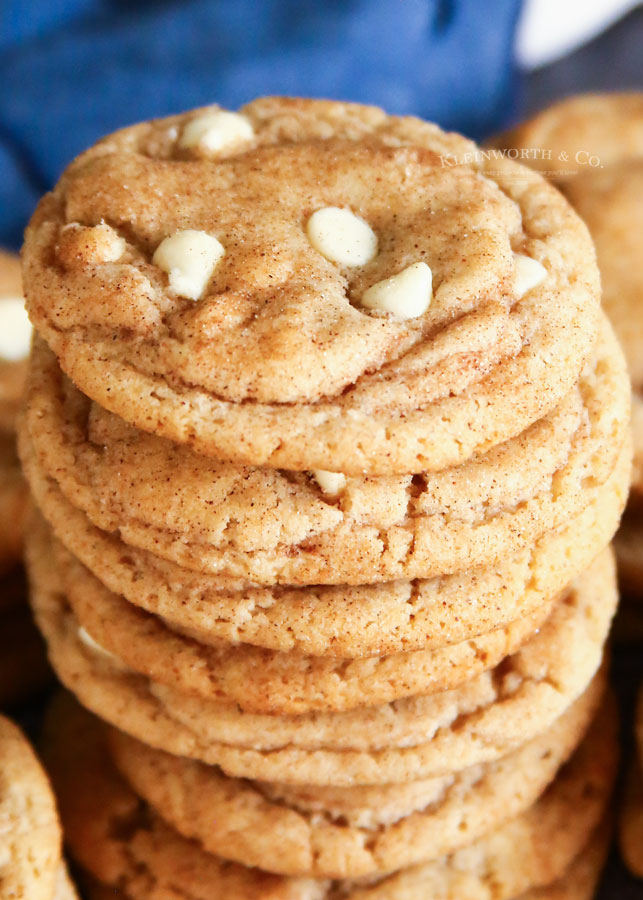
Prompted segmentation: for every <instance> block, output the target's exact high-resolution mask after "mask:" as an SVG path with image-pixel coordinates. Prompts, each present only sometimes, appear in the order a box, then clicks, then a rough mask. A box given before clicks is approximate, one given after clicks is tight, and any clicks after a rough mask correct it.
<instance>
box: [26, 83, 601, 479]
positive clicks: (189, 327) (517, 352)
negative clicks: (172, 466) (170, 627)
mask: <svg viewBox="0 0 643 900" xmlns="http://www.w3.org/2000/svg"><path fill="white" fill-rule="evenodd" d="M475 150H476V148H475V146H474V145H473V144H471V143H470V142H468V141H466V140H465V139H464V138H461V137H458V136H456V135H447V134H445V133H443V132H442V131H440V130H439V129H438V128H437V127H436V126H434V125H430V124H427V123H425V122H422V121H420V120H417V119H410V118H405V119H400V118H394V117H389V116H386V115H385V114H384V113H383V112H382V111H381V110H378V109H375V108H372V107H363V106H358V105H351V104H343V103H332V102H325V101H311V100H289V99H281V98H277V99H270V98H269V99H264V100H258V101H255V102H254V103H252V104H250V105H249V106H248V107H246V108H245V109H244V110H243V112H242V115H241V116H234V115H231V114H224V113H223V112H222V111H220V110H218V109H216V108H209V109H206V110H197V111H195V112H192V113H188V114H185V115H183V116H178V117H173V118H170V119H165V120H161V121H157V122H151V123H147V124H143V125H138V126H135V127H133V128H128V129H125V130H123V131H121V132H118V133H116V134H115V135H113V136H111V137H109V138H106V139H105V140H103V141H102V142H100V143H99V144H98V145H96V146H95V147H94V148H93V149H91V150H89V151H87V152H86V153H85V154H83V155H82V156H81V157H80V158H79V159H78V160H76V161H75V162H74V163H73V164H72V165H71V166H70V168H69V169H68V170H67V172H66V173H65V175H64V176H63V177H62V179H61V181H60V183H59V185H58V187H57V188H56V189H55V191H54V192H53V193H52V194H49V195H48V196H47V197H45V198H44V199H43V201H42V202H41V204H40V206H39V208H38V210H37V212H36V214H35V216H34V218H33V220H32V222H31V225H30V227H29V229H28V232H27V239H26V245H25V255H24V263H25V265H24V276H25V287H26V292H27V300H28V308H29V312H30V315H31V317H32V320H33V322H34V323H35V325H36V327H37V328H38V329H39V330H40V331H41V333H42V334H43V336H44V337H45V338H46V340H47V341H48V342H49V344H50V345H51V347H52V348H53V349H54V351H55V352H56V353H57V355H58V356H59V358H60V361H61V365H62V367H63V369H64V370H65V371H66V372H67V373H68V374H69V375H70V377H71V378H72V379H73V380H74V381H75V382H76V384H77V385H78V386H79V387H80V388H81V389H82V390H83V391H84V392H85V393H86V394H88V395H89V396H90V397H92V398H93V399H95V400H96V401H97V402H99V403H100V404H101V405H103V406H104V407H106V408H107V409H109V410H111V411H112V412H115V413H116V414H117V415H119V416H121V417H122V418H124V419H126V420H127V421H129V422H131V423H133V424H135V425H137V426H138V427H140V428H142V429H144V430H147V431H151V432H156V433H159V434H162V435H164V436H166V437H169V438H171V439H173V440H175V441H178V442H184V443H189V444H192V445H193V446H195V447H196V448H197V449H198V450H199V451H201V452H204V453H206V454H210V455H214V456H218V457H221V458H225V459H229V460H233V461H235V462H239V463H244V464H251V465H265V466H272V467H282V468H289V469H295V470H306V469H310V468H320V469H325V470H329V471H341V472H346V473H349V474H350V473H354V474H358V473H372V474H378V473H379V474H385V473H391V472H409V473H413V472H420V471H429V470H437V469H440V468H443V467H444V466H446V465H450V464H454V463H457V462H460V461H462V460H464V459H466V458H468V457H469V456H470V455H471V454H472V453H474V452H477V451H480V450H484V449H488V448H489V447H491V446H493V445H494V444H496V443H498V442H500V441H502V440H506V439H508V438H510V437H512V436H514V435H516V434H518V433H519V432H521V431H522V430H523V429H524V428H525V427H527V426H528V425H529V424H531V423H532V422H533V421H535V420H536V419H537V418H539V417H541V416H542V415H544V414H546V413H547V412H548V411H549V410H551V409H552V408H553V407H554V406H555V404H556V403H557V402H558V401H559V400H560V399H561V398H562V396H564V394H565V393H566V392H567V391H568V390H569V389H570V388H571V387H572V385H573V384H574V383H575V381H576V379H577V377H578V374H579V372H580V370H581V368H582V366H583V364H584V363H585V361H586V360H587V358H588V357H589V355H590V353H591V349H592V346H593V343H594V340H595V337H596V330H597V315H598V294H599V291H598V276H597V270H596V265H595V260H594V252H593V248H592V246H591V243H590V240H589V238H588V235H587V232H586V229H585V227H584V226H583V224H582V223H581V222H580V220H579V219H578V218H577V217H576V215H575V214H574V213H573V212H572V211H571V209H570V208H569V207H568V205H567V204H566V202H565V201H564V200H563V199H562V198H561V197H560V196H559V194H558V193H557V192H556V191H555V190H553V189H552V188H551V187H550V186H548V185H547V184H546V183H545V182H544V181H543V180H542V179H541V178H540V177H539V176H538V175H537V174H535V173H532V172H530V171H528V170H526V169H523V168H522V167H519V166H517V165H516V164H515V163H513V162H512V161H510V160H499V161H498V160H487V159H485V158H483V157H482V156H481V155H480V154H476V152H475ZM525 257H527V259H525ZM539 264H540V265H539ZM398 276H399V277H398ZM391 278H394V280H393V281H390V280H389V279H391Z"/></svg>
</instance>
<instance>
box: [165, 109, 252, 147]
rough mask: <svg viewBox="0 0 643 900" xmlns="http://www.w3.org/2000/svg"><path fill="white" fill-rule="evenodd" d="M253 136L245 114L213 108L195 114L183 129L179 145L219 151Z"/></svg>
mask: <svg viewBox="0 0 643 900" xmlns="http://www.w3.org/2000/svg"><path fill="white" fill-rule="evenodd" d="M253 137H254V131H253V128H252V125H251V124H250V122H249V121H248V119H246V117H245V116H240V115H239V113H233V112H228V111H227V110H225V109H214V110H210V111H209V112H206V113H203V115H202V116H197V117H196V118H195V119H192V121H191V122H188V124H187V125H186V126H185V128H184V129H183V134H182V135H181V139H180V141H179V147H184V148H185V149H188V148H192V147H198V148H199V149H200V150H203V151H206V152H208V153H221V151H222V150H229V149H230V148H232V147H235V146H238V145H239V144H243V143H244V142H246V141H249V140H251V139H252V138H253Z"/></svg>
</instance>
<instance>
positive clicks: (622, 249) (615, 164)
mask: <svg viewBox="0 0 643 900" xmlns="http://www.w3.org/2000/svg"><path fill="white" fill-rule="evenodd" d="M492 143H493V144H494V145H495V146H496V147H498V148H501V149H504V150H506V151H507V152H508V153H511V152H512V151H513V152H514V153H518V154H519V158H520V160H521V162H523V163H525V164H527V165H529V166H531V167H532V168H535V169H538V170H539V171H541V172H542V174H544V175H546V176H547V177H548V178H549V179H550V180H551V181H553V182H554V183H555V184H556V186H557V187H558V188H560V190H561V191H562V192H563V193H564V194H565V196H566V197H567V199H568V200H569V201H570V203H571V204H572V206H573V207H574V208H575V209H576V211H577V212H578V213H579V214H580V216H581V218H583V219H584V220H585V223H586V224H587V226H588V227H589V230H590V232H591V235H592V238H593V240H594V243H595V246H596V253H597V257H598V265H599V269H600V272H601V279H602V285H603V307H604V309H605V311H606V313H607V315H608V316H609V318H610V320H611V322H612V325H613V326H614V329H615V331H616V334H617V336H618V338H619V340H620V342H621V345H622V347H623V350H624V351H625V356H626V358H627V363H628V368H629V371H630V376H631V379H632V425H633V432H634V467H633V472H632V487H631V493H630V499H629V504H628V508H627V511H626V514H625V518H624V520H623V523H622V525H621V530H620V531H619V533H618V535H617V537H616V540H615V547H616V551H617V555H618V563H619V577H620V580H621V584H622V587H623V590H624V593H625V595H626V596H633V597H643V352H642V351H643V268H642V267H641V254H642V253H643V93H637V92H630V93H616V94H586V95H580V96H575V97H569V98H567V99H565V100H563V101H561V102H560V103H556V104H554V105H553V106H551V107H549V108H548V109H545V110H544V111H543V112H541V113H539V114H538V115H536V116H535V117H534V118H532V119H530V120H529V121H527V122H524V123H522V124H520V125H518V126H517V127H516V128H514V129H513V130H511V131H508V132H505V133H504V134H502V135H500V136H499V137H498V138H496V139H494V141H493V142H492ZM624 631H626V632H627V633H628V634H630V635H632V634H635V635H636V636H639V635H640V633H641V626H640V625H639V627H638V628H635V629H634V630H632V629H631V628H629V627H628V628H627V629H626V630H625V629H624Z"/></svg>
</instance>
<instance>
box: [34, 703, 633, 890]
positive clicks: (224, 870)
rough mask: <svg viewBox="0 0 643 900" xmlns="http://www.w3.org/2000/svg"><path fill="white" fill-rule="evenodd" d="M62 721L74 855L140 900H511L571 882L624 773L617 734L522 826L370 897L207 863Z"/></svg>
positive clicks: (72, 723) (585, 754)
mask: <svg viewBox="0 0 643 900" xmlns="http://www.w3.org/2000/svg"><path fill="white" fill-rule="evenodd" d="M54 711H55V717H54V715H52V716H51V717H50V720H49V727H48V734H47V738H48V739H47V760H48V763H49V765H50V767H51V770H52V774H53V778H54V782H55V784H56V787H57V790H58V792H59V794H60V802H61V810H62V817H63V820H64V822H65V826H66V829H67V834H68V840H69V843H70V846H71V849H72V852H73V854H74V856H75V858H76V859H77V861H78V862H79V863H80V864H81V865H82V866H84V867H85V868H87V869H88V870H89V871H90V873H91V874H92V875H93V877H94V878H97V879H98V880H99V881H102V882H103V883H104V884H108V885H109V884H111V885H117V886H119V887H120V888H122V889H123V890H124V893H125V895H126V896H128V897H130V898H132V900H139V898H140V900H144V898H147V897H150V896H153V893H154V891H156V892H157V893H160V892H163V893H164V896H168V897H171V898H172V900H180V898H182V900H183V898H187V897H190V898H201V897H203V898H204V900H205V897H208V896H212V895H225V896H226V897H230V898H231V900H232V898H238V900H268V898H270V900H295V898H300V900H339V898H344V900H379V898H386V900H402V898H405V900H415V898H420V897H426V896H427V895H430V896H431V897H435V898H436V900H437V898H439V900H456V898H461V897H463V896H467V897H469V898H471V900H509V898H512V897H517V896H519V895H520V894H522V893H523V892H526V891H527V890H529V889H532V888H536V887H542V886H545V885H547V884H550V883H552V882H554V881H556V880H557V879H559V878H561V877H562V876H563V874H564V873H565V871H566V870H567V869H568V867H569V866H570V865H571V864H572V862H573V860H574V859H575V858H576V857H577V856H578V854H579V853H580V851H581V850H582V848H583V846H584V845H586V844H587V842H588V841H589V839H590V838H591V836H592V834H593V832H594V831H595V829H596V828H597V827H598V826H599V823H600V821H601V818H602V815H603V813H604V810H605V806H606V804H607V800H608V795H609V790H610V788H611V784H612V780H613V777H614V774H615V770H616V763H617V752H616V736H615V731H616V726H615V723H612V724H611V725H610V726H609V727H608V728H607V729H603V730H602V732H601V733H598V734H597V733H594V735H593V737H592V738H590V739H589V740H587V741H586V742H584V743H583V744H582V745H581V747H580V748H579V750H578V751H577V753H576V754H575V756H574V757H573V759H572V760H571V761H570V763H569V764H568V765H566V766H565V767H564V769H563V770H562V771H561V773H560V775H559V776H558V778H557V779H556V780H555V781H554V783H553V784H552V786H551V787H550V788H549V789H548V790H547V791H546V793H545V794H544V795H543V797H542V798H541V799H540V800H539V801H538V802H537V803H536V804H535V805H534V806H532V807H531V808H530V809H529V810H528V811H526V812H525V813H523V814H522V815H520V816H518V817H517V818H514V819H513V820H511V821H509V822H507V823H506V824H505V825H503V826H501V827H500V828H498V829H497V830H495V831H491V832H490V833H489V834H488V835H486V836H484V837H482V838H480V839H479V840H478V841H476V842H474V843H472V844H471V845H469V846H468V847H466V848H463V849H462V850H460V851H457V852H455V853H453V854H450V855H447V856H443V857H442V858H440V859H437V860H435V861H434V862H429V863H425V864H423V865H419V866H415V867H411V868H407V869H403V870H401V871H400V872H398V873H395V874H393V875H391V876H388V877H386V878H384V879H383V880H380V881H375V882H372V883H370V884H369V883H367V884H365V885H359V884H356V883H355V882H351V881H330V880H314V879H304V878H287V877H284V876H278V875H269V874H268V873H266V872H262V871H261V870H259V869H249V868H245V867H243V866H240V865H238V864H235V863H232V862H226V861H224V860H222V859H220V858H218V857H216V856H212V855H210V854H205V853H204V852H203V851H202V850H201V849H200V848H199V847H198V846H197V845H196V844H195V843H194V842H191V841H187V840H185V839H184V838H182V837H180V836H179V835H178V834H177V833H176V832H175V831H173V830H172V829H170V828H169V827H168V826H167V825H166V824H165V823H164V822H163V821H162V820H161V819H160V818H159V817H158V816H157V815H156V814H155V813H154V812H152V811H151V810H150V809H149V807H147V806H146V805H145V804H144V803H143V802H142V801H141V800H139V798H138V797H137V796H136V795H135V794H134V793H133V792H132V791H131V789H130V788H129V787H128V786H127V785H126V784H125V783H124V782H123V780H122V779H121V778H120V777H119V776H118V775H117V774H116V771H115V769H114V768H113V765H112V764H111V763H110V760H109V755H108V753H107V750H106V746H105V743H104V741H105V738H104V733H103V730H102V728H101V727H100V725H98V723H96V722H95V721H94V720H92V719H91V717H89V716H88V715H87V714H86V713H84V712H82V711H81V710H80V709H79V708H78V707H72V709H71V710H70V709H69V708H67V710H65V707H64V706H61V703H60V701H59V702H58V705H57V707H55V708H54ZM70 738H71V740H70ZM545 848H546V850H545ZM517 860H520V864H519V865H517ZM177 873H179V874H180V877H177Z"/></svg>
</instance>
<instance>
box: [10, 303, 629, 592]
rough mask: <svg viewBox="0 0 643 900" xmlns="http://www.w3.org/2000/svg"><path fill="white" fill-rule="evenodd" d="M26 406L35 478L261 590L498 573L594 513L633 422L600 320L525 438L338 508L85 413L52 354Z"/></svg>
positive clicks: (142, 542)
mask: <svg viewBox="0 0 643 900" xmlns="http://www.w3.org/2000/svg"><path fill="white" fill-rule="evenodd" d="M27 402H28V411H27V413H26V417H25V419H26V421H25V428H26V431H27V432H28V435H29V439H30V440H31V443H32V445H33V448H34V452H35V456H36V458H37V461H38V465H39V466H40V468H41V470H42V471H43V472H44V473H45V474H46V475H47V476H48V477H51V478H53V479H54V480H55V481H56V482H57V484H58V485H59V486H60V489H61V491H62V493H63V494H64V495H65V496H66V498H67V499H68V500H69V501H70V503H71V504H72V505H74V506H76V507H78V508H80V509H82V510H83V511H84V512H85V513H86V514H87V516H88V518H89V519H90V520H91V522H92V523H93V524H94V525H96V526H97V527H99V528H101V529H102V530H103V531H117V530H118V532H119V534H120V536H121V538H122V539H123V540H124V541H125V543H127V544H129V545H133V546H136V547H139V548H141V549H144V550H148V551H150V552H152V553H154V554H156V555H158V556H161V557H163V558H164V559H167V560H170V561H174V562H176V563H178V564H180V565H182V566H185V567H186V568H189V569H193V570H196V571H203V572H207V573H209V574H212V575H217V576H218V575H223V576H227V577H235V578H242V579H245V580H246V581H251V582H254V583H258V584H264V585H272V584H275V583H278V584H284V583H286V584H319V583H333V584H344V583H346V584H363V583H366V582H374V581H390V580H393V579H396V578H414V577H422V578H426V577H432V576H437V575H445V574H451V573H454V572H458V571H461V570H463V569H467V568H472V567H479V566H481V565H485V564H489V563H492V562H495V561H497V560H498V559H499V558H501V557H503V556H505V555H506V554H507V553H515V552H517V551H518V550H519V549H521V548H522V547H524V546H528V545H529V544H531V543H533V542H534V541H535V540H536V539H538V538H539V537H541V536H542V535H543V534H544V533H545V532H547V531H550V530H552V529H553V528H557V527H559V526H560V525H562V524H564V523H565V522H567V521H568V520H569V519H570V518H572V517H573V516H575V515H577V514H579V513H580V512H581V511H582V509H583V508H584V507H585V506H586V505H587V504H588V503H589V502H590V501H591V499H592V496H593V493H595V492H596V490H597V489H599V488H600V487H601V486H602V484H603V483H604V482H605V480H606V479H607V478H608V477H609V475H610V473H611V472H612V470H613V468H614V463H615V460H616V457H617V454H618V450H619V448H620V446H621V445H622V443H623V441H624V437H625V432H626V428H627V424H628V422H629V382H628V379H627V374H626V370H625V364H624V361H623V357H622V354H621V351H620V349H619V347H618V344H617V342H616V340H615V338H614V336H613V334H612V332H611V329H610V327H609V325H607V322H606V321H605V320H604V319H603V323H602V329H601V337H600V340H599V343H598V347H597V352H596V356H595V358H594V359H593V361H592V362H591V364H590V365H588V367H587V368H586V370H585V371H584V372H583V374H582V375H581V378H580V380H579V382H578V384H577V385H576V386H575V387H574V388H573V390H572V392H571V393H570V395H568V396H567V397H566V398H565V400H564V401H563V402H562V403H561V404H560V405H559V406H558V407H557V408H556V409H555V410H554V411H553V412H552V413H551V414H550V415H549V416H547V417H545V418H544V419H543V420H541V421H539V422H537V423H535V424H534V425H533V426H531V428H529V429H527V431H526V432H524V433H523V434H521V435H519V436H518V437H516V438H514V439H513V440H511V441H509V442H507V443H506V444H503V445H501V446H498V447H495V448H494V449H493V450H492V451H490V452H489V453H487V454H485V455H483V456H481V457H476V458H475V459H473V460H470V461H468V462H466V463H464V464H463V465H461V466H459V467H456V468H451V469H446V470H444V471H442V472H438V473H427V474H425V475H422V476H420V475H416V476H415V477H412V476H410V475H407V476H402V477H394V476H388V477H371V478H363V477H348V478H345V479H344V482H345V483H344V485H343V487H342V488H341V490H340V492H339V495H332V494H330V495H329V494H327V493H325V492H324V488H323V485H324V482H323V480H322V486H320V484H319V483H318V481H317V480H316V478H315V477H314V476H311V475H308V474H306V473H293V472H283V471H279V470H274V469H252V468H248V467H246V468H241V467H238V466H232V465H230V464H225V463H219V462H216V461H214V460H211V459H207V458H205V457H202V456H199V455H198V454H196V453H194V452H193V451H191V450H189V448H186V447H177V446H176V445H173V444H171V443H170V442H169V441H167V440H163V439H160V438H157V437H154V436H151V435H147V434H145V433H143V432H141V431H139V430H137V429H135V428H132V427H131V426H128V425H127V424H125V423H124V422H122V420H120V419H118V418H116V417H115V416H114V415H112V414H110V413H106V412H105V411H104V410H102V409H101V408H100V407H98V406H97V405H96V404H91V403H89V402H88V401H86V400H85V398H84V397H83V395H82V394H80V392H79V391H77V390H76V389H75V388H74V387H73V386H72V385H71V383H70V382H69V381H68V380H67V379H66V378H64V377H63V376H62V373H61V372H60V369H59V367H58V364H57V362H56V359H55V357H54V356H53V354H52V353H51V351H49V350H48V349H47V348H46V346H45V345H44V344H43V343H42V342H38V343H37V344H36V347H35V351H34V356H33V358H32V363H31V373H30V377H29V385H28V389H27ZM141 472H144V473H145V477H144V478H141Z"/></svg>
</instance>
